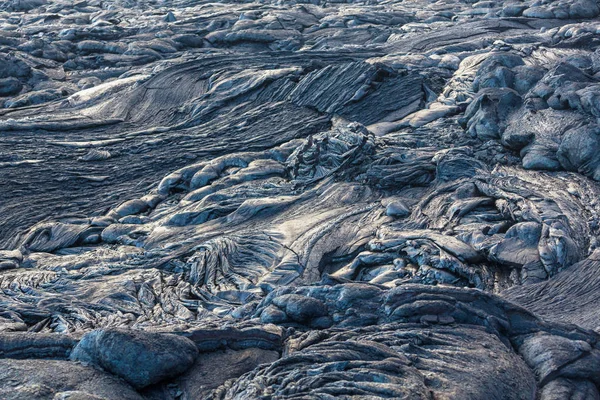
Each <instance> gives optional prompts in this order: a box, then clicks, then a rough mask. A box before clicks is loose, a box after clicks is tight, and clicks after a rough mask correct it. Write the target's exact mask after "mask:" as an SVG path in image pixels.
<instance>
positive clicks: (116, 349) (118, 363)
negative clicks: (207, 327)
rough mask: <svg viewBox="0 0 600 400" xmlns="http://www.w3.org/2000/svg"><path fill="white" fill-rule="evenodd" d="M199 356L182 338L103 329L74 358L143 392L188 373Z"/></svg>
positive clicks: (88, 337) (79, 347)
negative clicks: (153, 385) (164, 380)
mask: <svg viewBox="0 0 600 400" xmlns="http://www.w3.org/2000/svg"><path fill="white" fill-rule="evenodd" d="M197 356H198V349H197V347H196V345H195V344H194V343H193V342H192V341H191V340H189V339H187V338H184V337H182V336H177V335H173V334H164V333H149V332H140V331H133V330H124V329H114V330H113V329H101V330H95V331H92V332H90V333H87V334H86V335H85V336H84V337H83V338H82V339H81V341H80V342H79V343H78V344H77V346H76V347H75V348H74V349H73V351H72V353H71V357H70V358H71V360H73V361H80V362H84V363H88V364H92V365H96V366H99V367H101V368H103V369H105V370H107V371H109V372H111V373H113V374H115V375H117V376H119V377H121V378H123V379H125V380H126V381H127V382H129V383H130V384H131V385H132V386H134V387H135V388H138V389H141V388H144V387H146V386H149V385H152V384H154V383H157V382H160V381H161V380H163V379H166V378H171V377H174V376H177V375H179V374H181V373H183V372H185V371H186V370H187V369H188V368H189V367H191V366H192V364H193V363H194V361H195V360H196V357H197Z"/></svg>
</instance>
